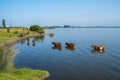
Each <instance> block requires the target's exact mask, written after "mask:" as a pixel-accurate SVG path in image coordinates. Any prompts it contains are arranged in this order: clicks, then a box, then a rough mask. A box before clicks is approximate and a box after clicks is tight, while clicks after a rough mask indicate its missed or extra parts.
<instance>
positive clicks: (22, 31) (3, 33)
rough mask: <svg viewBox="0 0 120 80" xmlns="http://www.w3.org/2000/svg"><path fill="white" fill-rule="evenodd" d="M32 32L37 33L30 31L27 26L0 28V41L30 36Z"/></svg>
mask: <svg viewBox="0 0 120 80" xmlns="http://www.w3.org/2000/svg"><path fill="white" fill-rule="evenodd" d="M8 29H9V30H8ZM33 34H38V33H36V32H33V31H30V30H29V29H27V28H0V43H1V42H4V41H7V40H12V39H17V38H19V37H23V36H30V35H33Z"/></svg>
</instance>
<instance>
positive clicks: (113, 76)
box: [13, 28, 120, 80]
mask: <svg viewBox="0 0 120 80" xmlns="http://www.w3.org/2000/svg"><path fill="white" fill-rule="evenodd" d="M50 32H53V33H54V36H53V37H52V36H49V35H46V36H43V37H37V38H31V39H30V42H29V43H28V42H27V41H26V40H25V41H22V42H21V43H18V44H16V49H19V54H17V55H16V56H15V58H14V60H13V62H14V66H15V67H16V68H21V67H27V68H32V69H43V70H48V71H49V72H50V77H49V78H48V80H120V76H119V75H120V43H119V41H120V37H119V35H120V29H119V28H58V29H51V30H46V33H50ZM32 40H35V41H36V42H35V44H33V43H32ZM53 41H56V42H61V43H62V47H61V49H53V48H52V47H53V45H52V42H53ZM65 42H74V43H75V48H74V49H73V50H70V49H67V48H65ZM92 44H96V45H100V44H103V45H105V46H106V48H105V51H104V52H102V53H99V52H94V51H91V47H90V46H91V45H92Z"/></svg>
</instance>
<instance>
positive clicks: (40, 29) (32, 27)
mask: <svg viewBox="0 0 120 80" xmlns="http://www.w3.org/2000/svg"><path fill="white" fill-rule="evenodd" d="M30 30H31V31H36V32H38V33H40V32H42V31H43V28H42V27H40V26H39V25H32V26H30Z"/></svg>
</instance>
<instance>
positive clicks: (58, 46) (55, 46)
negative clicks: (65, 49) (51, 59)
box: [52, 42, 62, 51]
mask: <svg viewBox="0 0 120 80" xmlns="http://www.w3.org/2000/svg"><path fill="white" fill-rule="evenodd" d="M52 44H53V45H54V46H53V47H52V49H58V50H59V51H61V50H62V46H61V43H60V42H52Z"/></svg>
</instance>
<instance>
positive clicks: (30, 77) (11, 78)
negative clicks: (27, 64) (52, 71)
mask: <svg viewBox="0 0 120 80" xmlns="http://www.w3.org/2000/svg"><path fill="white" fill-rule="evenodd" d="M48 76H49V73H48V72H47V71H42V70H31V69H26V68H21V69H13V70H12V71H11V72H0V80H44V79H45V78H47V77H48Z"/></svg>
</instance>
